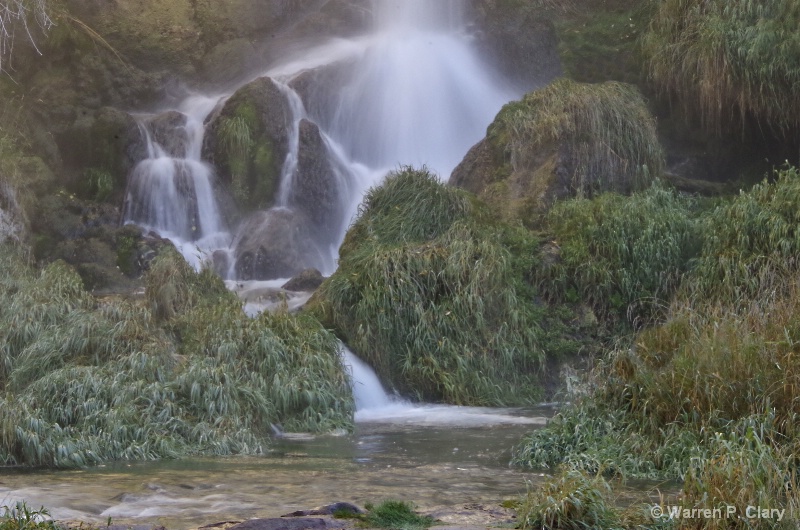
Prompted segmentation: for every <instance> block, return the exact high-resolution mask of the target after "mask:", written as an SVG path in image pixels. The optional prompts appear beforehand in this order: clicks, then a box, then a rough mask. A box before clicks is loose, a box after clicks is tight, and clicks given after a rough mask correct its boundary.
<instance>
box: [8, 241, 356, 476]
mask: <svg viewBox="0 0 800 530" xmlns="http://www.w3.org/2000/svg"><path fill="white" fill-rule="evenodd" d="M160 282H163V285H162V284H161V283H160ZM146 284H147V287H148V299H149V300H150V302H151V303H152V304H153V307H154V313H151V312H150V311H149V310H148V309H146V308H144V307H141V306H139V305H136V304H134V303H132V302H128V301H124V300H116V299H108V300H104V301H102V302H98V301H96V300H95V299H93V298H92V297H91V296H90V295H88V293H86V292H85V291H84V290H83V286H82V282H81V280H80V277H79V276H78V275H77V274H76V273H75V272H74V271H73V270H72V269H71V268H69V267H68V266H67V265H65V264H64V263H63V262H55V263H53V264H51V265H49V266H48V267H47V268H45V269H44V270H43V271H41V273H39V274H37V273H35V272H34V271H32V270H31V269H30V268H29V267H28V266H27V264H26V262H25V260H24V255H22V254H21V252H19V251H13V249H5V248H4V249H3V253H2V258H1V259H0V287H1V289H0V322H2V326H0V330H2V331H0V392H2V394H0V396H2V397H0V463H2V464H12V465H28V466H48V467H75V466H85V465H91V464H96V463H99V462H103V461H109V460H119V459H124V460H137V459H156V458H170V457H178V456H182V455H187V454H232V453H260V452H262V451H263V449H264V447H265V445H266V444H267V439H268V436H269V433H270V432H271V429H270V424H271V423H279V424H281V425H283V427H284V428H285V429H287V430H304V431H327V430H330V429H334V428H350V427H351V421H352V412H353V405H352V397H351V394H350V388H349V385H348V381H347V378H346V374H345V373H344V370H343V369H342V366H341V362H340V359H339V347H338V342H337V341H336V339H335V337H334V336H333V335H331V334H330V333H328V332H326V331H325V330H324V329H322V328H321V327H320V325H319V323H317V322H316V321H315V320H313V319H311V318H309V317H306V316H300V317H294V316H291V315H288V314H278V315H271V314H265V315H262V316H261V317H259V318H257V319H251V318H249V317H247V316H246V315H245V314H244V312H243V311H242V309H241V305H240V303H239V302H238V300H237V299H236V297H235V296H234V295H233V294H232V293H230V292H229V291H227V290H226V289H225V286H224V284H223V282H222V281H221V280H220V279H219V278H218V277H216V276H215V275H214V274H213V273H211V272H209V271H203V272H201V273H199V274H198V273H195V272H194V271H192V270H191V268H190V267H189V266H188V265H187V264H186V263H185V262H183V261H182V259H181V258H180V256H179V255H178V254H177V252H175V251H174V250H171V251H169V252H166V253H165V254H163V255H161V256H160V257H159V258H158V259H157V260H156V261H155V262H154V263H153V267H152V269H151V274H150V276H148V278H146ZM154 314H155V315H158V316H157V317H154ZM54 396H55V398H54Z"/></svg>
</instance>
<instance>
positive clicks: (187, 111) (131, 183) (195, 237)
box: [123, 96, 230, 266]
mask: <svg viewBox="0 0 800 530" xmlns="http://www.w3.org/2000/svg"><path fill="white" fill-rule="evenodd" d="M218 100H219V98H213V97H204V96H192V97H189V98H187V99H186V100H185V101H184V102H183V104H182V105H181V106H180V110H179V112H180V113H181V114H182V115H183V124H182V125H178V126H175V127H174V129H175V130H174V131H173V134H176V135H180V136H183V141H180V142H177V144H178V145H177V147H175V148H173V149H171V150H167V149H165V148H164V146H162V145H160V144H159V143H158V142H157V141H156V140H155V139H154V137H153V134H152V133H151V132H150V131H149V130H148V127H147V124H143V123H140V130H142V132H143V134H144V136H145V139H146V142H147V153H148V157H147V158H146V159H144V160H142V161H141V162H139V163H138V164H137V165H136V167H135V168H134V169H133V171H132V172H131V174H130V176H129V177H128V189H127V191H126V194H125V195H126V197H125V204H124V210H123V212H124V213H123V219H124V222H125V223H127V224H136V225H138V226H140V227H142V228H143V229H144V231H146V232H149V231H153V232H156V233H158V234H159V235H160V236H162V237H166V238H168V239H170V240H172V242H173V243H174V244H175V245H176V247H178V248H179V249H180V250H181V251H182V252H183V254H184V256H185V257H186V258H187V260H188V261H189V262H190V263H193V264H194V265H195V266H199V265H200V263H201V261H202V260H203V259H204V258H205V257H207V256H206V254H207V252H210V251H212V250H214V249H217V248H220V247H222V246H227V244H228V243H229V242H230V234H229V232H228V229H227V227H226V226H225V222H224V220H223V216H222V214H221V210H220V206H219V203H218V200H217V197H216V194H215V177H214V169H213V168H212V167H211V166H210V165H209V164H207V163H205V162H203V161H202V160H201V159H200V153H201V150H202V145H203V136H204V132H205V126H204V123H203V122H204V120H205V118H206V117H207V116H208V115H209V114H210V113H211V111H212V110H213V109H214V107H215V105H216V104H217V101H218Z"/></svg>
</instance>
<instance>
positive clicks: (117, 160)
mask: <svg viewBox="0 0 800 530" xmlns="http://www.w3.org/2000/svg"><path fill="white" fill-rule="evenodd" d="M57 140H58V144H59V147H60V150H61V152H62V153H63V156H64V163H65V164H66V165H67V166H68V167H70V168H73V170H75V171H77V172H78V174H77V175H76V177H75V182H73V183H72V184H73V189H75V190H76V191H78V192H79V193H81V195H82V196H84V197H86V198H90V199H95V200H97V199H101V200H108V201H110V202H119V201H121V200H122V197H123V193H124V192H125V186H126V184H127V177H128V173H130V171H131V170H132V169H133V168H134V167H135V166H136V164H137V162H139V161H140V160H142V159H144V158H145V157H146V156H147V144H146V142H145V138H144V137H143V135H142V133H141V131H140V129H139V125H138V123H137V122H136V119H135V118H134V117H133V116H131V115H130V114H128V113H127V112H124V111H121V110H118V109H115V108H112V107H103V108H101V109H99V110H97V111H95V112H90V113H89V112H87V113H86V114H85V115H82V116H81V117H80V118H79V119H77V120H76V121H75V123H74V124H73V126H72V127H71V128H70V129H69V130H67V131H65V132H64V133H63V134H61V135H59V136H58V137H57Z"/></svg>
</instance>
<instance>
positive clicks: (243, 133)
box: [203, 77, 293, 211]
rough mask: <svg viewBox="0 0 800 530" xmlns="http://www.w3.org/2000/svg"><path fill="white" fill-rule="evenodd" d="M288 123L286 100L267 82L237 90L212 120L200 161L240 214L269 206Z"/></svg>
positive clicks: (275, 188) (285, 146)
mask: <svg viewBox="0 0 800 530" xmlns="http://www.w3.org/2000/svg"><path fill="white" fill-rule="evenodd" d="M292 119H293V117H292V111H291V108H290V107H289V103H288V101H287V99H286V96H285V95H284V93H283V92H282V91H281V90H280V88H279V87H278V86H277V85H276V84H275V82H274V81H273V80H272V79H270V78H268V77H261V78H259V79H256V80H255V81H252V82H251V83H248V84H247V85H245V86H243V87H242V88H240V89H239V90H237V91H236V93H235V94H233V95H232V96H231V97H230V98H229V99H228V100H227V101H226V102H225V104H224V106H223V107H222V109H221V110H220V111H219V112H217V113H216V114H215V115H214V116H213V117H212V121H211V124H210V126H209V128H208V130H207V132H206V137H205V141H204V145H203V158H204V159H206V160H208V161H209V162H211V163H213V164H214V165H215V167H216V168H217V170H218V172H219V174H220V176H221V178H222V179H223V181H225V182H227V183H228V185H229V186H230V189H231V193H232V195H233V198H234V200H235V201H236V203H237V205H238V206H239V208H240V209H241V210H243V211H252V210H255V209H259V208H265V207H268V206H270V205H271V204H272V203H273V202H274V199H275V194H276V193H277V191H278V186H279V185H280V177H281V169H282V167H283V162H284V160H285V159H286V154H287V153H288V150H289V138H288V134H289V131H291V129H292Z"/></svg>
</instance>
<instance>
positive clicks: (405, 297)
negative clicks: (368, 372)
mask: <svg viewBox="0 0 800 530" xmlns="http://www.w3.org/2000/svg"><path fill="white" fill-rule="evenodd" d="M476 208H477V207H474V206H472V205H471V204H470V202H469V201H468V199H467V197H466V196H465V194H464V193H463V192H461V191H460V190H457V189H454V188H450V187H447V186H444V185H442V184H440V183H439V182H438V181H437V180H436V178H435V177H433V176H432V175H430V174H429V173H428V172H427V171H426V170H420V171H416V170H413V169H410V168H404V169H402V170H400V171H398V172H396V173H394V174H392V175H390V176H389V177H388V178H387V180H386V183H385V185H384V186H382V187H380V188H375V189H372V190H371V191H370V192H369V193H368V194H367V197H366V199H365V204H364V206H363V207H362V209H361V213H360V216H359V218H358V220H357V221H356V222H355V224H354V225H353V226H352V227H351V229H350V231H349V232H348V234H347V237H346V238H345V242H344V244H343V245H342V248H341V252H340V261H339V269H338V270H337V272H336V273H334V274H333V276H331V278H330V279H329V280H327V281H326V282H325V283H324V284H323V285H322V287H321V288H320V290H319V291H318V292H317V294H316V295H315V298H314V300H312V304H311V305H312V306H313V307H314V311H315V313H316V314H317V315H319V316H320V318H321V319H322V321H323V323H325V324H326V325H328V326H331V327H332V328H334V329H335V330H336V331H337V332H338V333H339V334H341V336H342V337H343V338H344V340H345V342H346V343H347V344H348V345H350V346H351V347H352V348H353V349H354V350H355V351H356V352H358V353H359V355H360V356H361V357H362V358H364V359H365V360H366V361H367V362H369V363H370V364H371V365H372V366H373V367H374V368H375V370H376V371H377V372H378V374H379V375H380V376H381V377H382V378H383V379H384V380H385V381H388V382H390V383H391V384H392V385H393V386H394V387H395V388H396V389H398V390H399V391H401V392H402V393H405V394H414V395H416V396H418V397H419V398H422V399H425V400H434V401H446V402H450V403H457V404H480V405H488V404H502V403H525V402H528V401H530V400H532V399H535V397H536V396H537V394H538V393H539V391H538V386H539V385H538V384H537V383H536V381H537V378H536V374H537V372H538V371H539V369H540V367H541V365H542V361H543V358H544V354H545V351H546V350H547V346H546V345H545V341H546V334H545V332H544V331H543V330H542V327H541V322H542V318H541V310H540V309H537V308H536V307H534V305H533V303H532V296H530V293H529V292H528V291H526V288H525V286H524V282H523V272H522V270H523V269H529V268H530V267H531V266H532V264H531V263H527V264H526V263H525V261H526V260H530V259H532V256H531V254H532V252H530V253H528V254H527V256H526V255H525V254H521V255H522V256H524V257H523V258H520V259H515V258H512V256H511V253H510V252H509V250H508V249H507V248H506V245H508V246H512V245H516V246H517V247H518V248H520V249H524V248H528V249H530V248H535V241H534V240H532V239H531V238H530V236H529V235H524V236H523V235H520V234H519V233H515V232H513V230H511V229H503V228H502V227H500V226H496V225H494V224H492V222H490V221H489V220H486V219H482V218H481V217H480V215H479V214H478V213H477V211H476ZM512 234H517V235H516V236H512ZM520 238H522V239H520ZM526 238H527V243H526V242H525V239H526ZM553 342H555V341H553Z"/></svg>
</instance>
